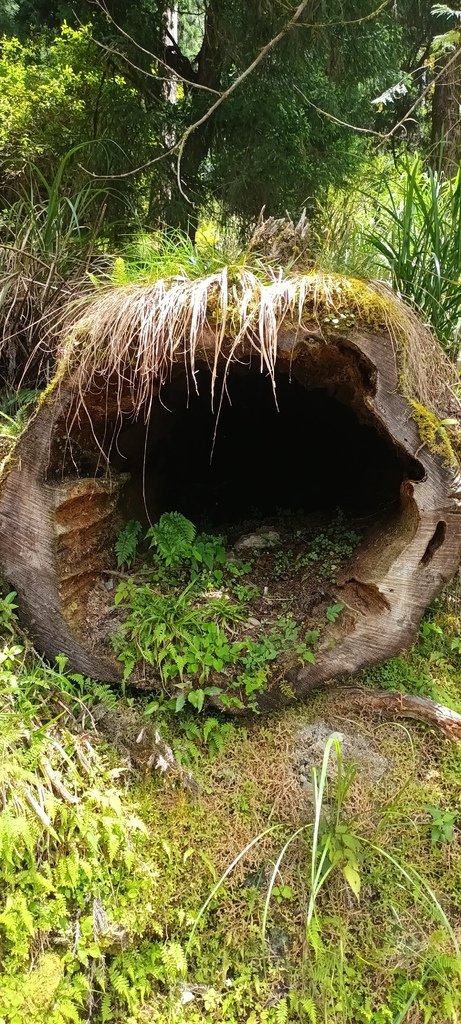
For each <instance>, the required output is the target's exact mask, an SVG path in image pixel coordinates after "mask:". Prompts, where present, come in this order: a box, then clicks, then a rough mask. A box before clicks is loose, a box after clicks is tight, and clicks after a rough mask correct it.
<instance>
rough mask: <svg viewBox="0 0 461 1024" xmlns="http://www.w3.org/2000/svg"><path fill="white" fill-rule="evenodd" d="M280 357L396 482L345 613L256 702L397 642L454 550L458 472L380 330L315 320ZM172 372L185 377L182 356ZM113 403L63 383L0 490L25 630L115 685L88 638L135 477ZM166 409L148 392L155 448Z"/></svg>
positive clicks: (293, 336)
mask: <svg viewBox="0 0 461 1024" xmlns="http://www.w3.org/2000/svg"><path fill="white" fill-rule="evenodd" d="M210 334H211V332H209V334H208V341H207V337H206V336H204V339H203V348H202V358H203V353H205V354H206V351H207V345H208V343H209V336H210ZM223 349H224V347H223ZM244 355H245V354H244V353H242V352H241V353H239V356H240V358H242V357H243V356H244ZM196 358H197V359H199V358H200V356H199V355H197V357H196ZM245 358H246V359H248V353H247V354H246V356H245ZM277 365H278V366H279V368H280V371H281V372H285V373H287V374H290V375H292V376H293V377H294V378H296V379H297V380H298V381H300V382H301V383H302V384H303V386H305V388H306V398H305V400H306V402H308V401H309V389H311V388H312V387H315V388H317V389H324V390H325V392H328V393H329V394H332V395H334V396H335V397H336V398H338V400H339V401H341V402H342V403H344V404H345V405H348V406H349V407H350V408H351V409H352V410H353V411H354V413H355V414H356V415H357V417H358V418H359V419H360V421H361V422H364V423H368V424H369V425H372V426H373V428H374V430H376V432H377V433H378V434H380V435H381V436H383V437H385V438H387V440H388V442H389V444H390V445H392V446H393V450H394V451H395V453H396V458H398V460H400V464H401V466H402V482H401V486H400V496H399V499H398V502H397V507H395V509H394V510H393V511H391V512H390V513H389V514H387V515H386V516H383V517H382V519H381V520H379V519H378V520H377V521H376V524H375V526H374V527H373V528H372V529H371V530H370V531H369V533H368V535H367V541H366V544H364V545H363V546H362V547H361V548H359V550H358V551H357V554H356V556H355V557H354V559H353V563H352V565H350V566H349V567H348V570H347V575H346V576H345V577H344V578H340V579H339V580H338V584H337V592H336V595H335V597H336V599H337V600H338V601H341V602H342V603H343V604H344V605H345V609H346V610H345V613H344V615H343V616H341V619H340V620H339V621H338V623H335V624H332V625H331V628H329V630H328V631H327V633H326V634H325V635H323V638H322V640H321V642H320V644H319V646H318V648H317V649H316V662H315V664H313V665H310V664H309V665H304V666H302V667H301V666H298V665H295V666H294V667H293V666H292V667H291V668H290V669H288V670H287V671H286V672H284V673H283V674H281V675H280V676H277V673H274V677H273V681H272V684H271V686H270V687H269V688H268V690H267V692H266V693H264V694H263V695H262V696H261V698H260V703H261V708H262V709H264V708H266V709H269V708H271V707H275V706H280V705H281V704H284V703H286V702H287V701H288V700H289V699H290V692H291V693H294V694H295V695H297V696H303V695H306V694H307V693H309V692H310V691H311V690H313V689H314V688H315V687H317V686H319V684H323V683H325V682H326V681H328V680H333V679H334V678H335V677H337V676H338V675H343V674H344V673H349V672H355V671H357V670H358V669H361V668H363V667H365V666H367V665H369V664H372V663H373V662H376V661H379V660H381V659H382V658H385V657H389V656H392V655H395V654H396V653H398V652H400V651H401V650H403V649H404V648H405V647H407V646H408V645H409V644H410V643H411V642H412V641H413V639H414V637H415V635H416V632H417V628H418V625H419V622H420V619H421V616H422V614H423V611H424V609H425V608H426V606H427V604H428V603H429V602H430V600H431V599H432V598H433V597H434V596H435V595H436V594H438V593H439V592H440V590H441V589H442V587H443V585H444V584H445V583H446V582H447V581H448V580H449V579H450V578H451V577H452V575H453V574H454V572H455V571H456V569H457V567H458V565H459V561H460V558H461V519H460V510H461V503H460V502H461V479H460V476H459V474H458V472H457V471H456V470H455V469H454V468H453V467H451V466H447V465H446V464H445V463H444V461H443V459H442V458H441V457H440V455H437V454H435V453H434V452H433V451H431V450H430V449H429V448H428V447H427V446H426V445H424V444H422V441H421V437H420V436H419V433H418V430H417V426H416V423H415V421H414V419H413V417H412V410H411V406H410V405H409V402H408V401H407V399H406V398H405V397H404V396H403V395H402V394H401V393H400V388H399V380H398V371H397V366H396V360H395V349H394V347H393V345H392V343H391V340H390V338H389V336H388V335H387V334H386V333H385V332H383V331H381V332H379V333H378V332H377V331H375V332H373V331H366V330H358V329H356V328H351V329H349V330H347V331H343V332H341V334H340V335H339V336H338V334H337V333H336V334H335V333H333V334H331V335H330V336H328V335H327V334H326V333H325V330H324V331H323V333H322V336H321V337H319V333H318V330H317V328H316V327H315V325H312V327H311V328H309V327H303V328H301V327H299V326H298V327H297V328H296V330H294V329H289V328H287V327H284V328H283V329H281V330H280V334H279V349H278V357H277ZM174 372H175V373H177V374H181V372H184V370H182V369H181V365H180V364H179V363H178V365H177V367H174ZM120 409H122V413H123V414H124V415H125V417H127V418H129V415H130V392H129V389H125V390H123V387H122V388H120V382H115V384H114V386H113V387H112V384H111V382H110V381H106V382H105V383H103V384H101V386H100V388H99V389H96V390H95V389H94V388H93V391H91V390H90V391H89V392H88V394H87V395H86V396H85V405H84V406H83V407H81V408H79V410H78V412H76V411H75V395H74V392H73V390H72V380H71V379H69V381H68V382H66V383H65V384H63V385H62V386H61V388H59V389H57V390H56V393H55V394H54V395H51V397H50V398H48V399H47V400H46V401H45V402H44V403H43V405H42V407H41V408H40V409H39V411H38V412H37V414H36V416H35V418H34V420H33V421H32V423H31V424H30V425H29V427H28V429H27V431H26V432H25V434H24V436H23V437H22V439H21V440H20V442H19V445H18V447H17V450H16V453H15V458H14V462H13V463H12V466H11V468H10V470H9V472H8V473H7V474H6V475H5V477H4V480H3V482H2V485H1V489H0V563H1V568H2V572H3V574H4V576H5V577H6V579H7V580H8V581H9V583H10V584H11V585H12V586H13V587H14V588H15V589H16V590H17V592H18V595H19V603H20V608H21V612H22V616H23V619H24V621H25V622H26V624H27V625H28V627H29V629H30V632H31V635H32V637H33V639H34V640H35V642H36V643H37V645H38V646H39V647H40V648H41V649H42V650H43V651H44V652H45V653H46V654H47V655H49V656H53V655H56V654H57V653H59V652H64V653H65V654H66V655H67V656H68V658H69V660H70V664H71V667H72V668H74V669H76V670H79V671H81V672H83V673H85V674H89V675H92V676H95V677H98V678H100V679H103V680H111V681H116V680H117V679H119V678H120V667H119V665H118V664H117V663H116V661H115V660H114V659H113V658H112V657H111V656H110V655H109V654H108V653H107V651H106V650H104V649H102V648H99V647H98V643H97V641H96V638H95V637H92V635H91V628H90V629H89V628H88V615H87V602H88V595H89V594H90V591H91V590H92V588H93V587H94V586H95V583H97V581H98V579H100V578H101V574H103V573H104V571H105V570H107V569H108V568H110V566H111V565H112V566H113V553H112V545H113V539H114V536H115V534H116V533H117V531H118V529H119V527H120V525H121V524H122V523H123V521H124V520H125V521H126V519H127V518H130V515H129V496H130V487H131V486H132V481H131V482H130V481H129V479H128V476H129V474H127V473H125V474H124V473H122V472H120V470H119V468H114V466H115V463H116V458H115V456H116V452H117V437H118V434H117V431H118V426H117V422H118V421H117V416H118V414H119V412H120ZM143 414H144V413H143V412H141V417H142V415H143ZM164 416H165V413H164V410H163V411H162V408H161V405H160V403H158V401H157V399H156V398H155V394H154V399H153V405H152V410H151V428H152V429H153V430H154V431H155V429H156V417H158V423H159V436H158V444H159V445H160V446H161V444H162V436H163V434H162V430H163V429H164V428H163V426H162V424H163V419H162V417H164ZM351 458H353V453H351ZM129 468H130V467H129V464H128V465H127V469H128V470H129ZM159 503H160V505H161V502H160V499H159ZM287 683H288V687H287ZM289 691H290V692H289ZM287 693H288V695H287Z"/></svg>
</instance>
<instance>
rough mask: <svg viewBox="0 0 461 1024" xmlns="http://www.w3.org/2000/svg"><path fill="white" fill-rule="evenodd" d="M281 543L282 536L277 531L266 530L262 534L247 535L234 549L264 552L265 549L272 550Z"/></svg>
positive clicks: (237, 542) (240, 538)
mask: <svg viewBox="0 0 461 1024" xmlns="http://www.w3.org/2000/svg"><path fill="white" fill-rule="evenodd" d="M279 543H280V534H279V533H277V531H276V530H265V531H261V532H260V533H247V534H246V535H244V536H243V537H239V539H238V541H236V543H235V544H234V547H235V549H236V551H241V550H250V551H263V550H264V549H265V548H272V547H274V545H275V544H279Z"/></svg>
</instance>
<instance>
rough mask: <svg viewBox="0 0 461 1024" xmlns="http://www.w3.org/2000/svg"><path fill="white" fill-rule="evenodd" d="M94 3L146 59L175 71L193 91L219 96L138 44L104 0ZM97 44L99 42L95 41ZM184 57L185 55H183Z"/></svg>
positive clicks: (144, 72) (215, 91) (185, 58)
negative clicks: (109, 9) (197, 90)
mask: <svg viewBox="0 0 461 1024" xmlns="http://www.w3.org/2000/svg"><path fill="white" fill-rule="evenodd" d="M93 2H94V4H95V6H96V7H99V10H100V11H102V13H103V14H105V16H106V18H108V19H109V21H110V23H111V25H113V26H114V28H115V29H116V30H117V32H120V35H122V36H124V38H125V39H128V41H129V42H130V43H131V44H132V46H134V47H135V48H136V49H137V50H140V52H141V53H144V54H145V55H146V57H150V59H151V60H153V61H157V63H158V64H161V65H162V67H164V68H165V69H166V71H169V72H171V71H173V72H174V74H175V75H176V77H177V78H178V79H179V80H180V81H181V82H184V85H190V86H191V88H192V89H202V90H203V92H211V93H214V95H219V93H218V90H217V89H211V88H210V87H209V86H208V85H202V84H201V83H200V82H197V81H195V80H194V79H192V78H185V77H184V75H182V74H180V73H179V72H178V71H177V70H176V68H174V67H172V66H171V65H170V64H168V61H166V60H163V59H162V58H161V57H159V56H158V54H156V53H152V52H151V50H146V48H145V47H144V46H141V43H138V42H137V40H136V39H134V38H133V36H131V35H130V34H129V32H127V31H126V30H125V29H124V28H122V26H121V25H119V24H118V23H117V22H116V21H115V19H114V18H113V17H112V15H111V14H110V13H109V11H108V9H107V7H106V4H105V2H104V0H93ZM95 42H98V40H95ZM98 45H99V46H103V47H104V43H100V42H98ZM108 49H110V48H108ZM176 49H178V50H179V48H178V47H176ZM112 52H116V51H112ZM120 56H123V57H124V59H125V60H126V61H127V62H128V63H132V62H131V61H129V60H128V58H127V57H125V55H124V54H120ZM182 56H184V55H182ZM184 60H187V57H184ZM188 63H189V65H190V61H188ZM132 66H133V67H136V65H135V64H133V65H132ZM190 67H191V71H192V66H191V65H190ZM136 70H138V71H142V73H143V74H145V75H147V76H149V77H150V78H157V77H158V76H157V75H155V74H153V73H152V72H151V71H147V69H144V68H136Z"/></svg>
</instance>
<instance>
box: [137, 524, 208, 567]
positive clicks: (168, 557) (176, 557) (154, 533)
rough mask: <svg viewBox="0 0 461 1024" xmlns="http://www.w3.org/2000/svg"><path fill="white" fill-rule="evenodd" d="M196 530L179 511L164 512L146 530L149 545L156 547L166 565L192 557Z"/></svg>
mask: <svg viewBox="0 0 461 1024" xmlns="http://www.w3.org/2000/svg"><path fill="white" fill-rule="evenodd" d="M196 535H197V531H196V529H195V526H194V524H193V523H191V522H190V520H189V519H186V518H185V516H183V515H181V513H180V512H165V513H164V514H163V515H162V516H160V519H159V521H158V523H157V524H156V525H155V526H152V527H151V529H150V530H148V531H147V536H148V538H149V539H150V541H151V547H155V548H156V549H157V552H158V554H159V555H160V556H161V558H162V560H163V562H164V563H165V565H166V566H168V567H170V566H177V565H180V563H181V562H184V561H186V560H187V559H189V558H191V557H192V549H193V544H194V541H195V538H196Z"/></svg>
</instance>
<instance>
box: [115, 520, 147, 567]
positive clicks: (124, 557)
mask: <svg viewBox="0 0 461 1024" xmlns="http://www.w3.org/2000/svg"><path fill="white" fill-rule="evenodd" d="M141 533H142V526H141V523H139V522H138V520H137V519H130V521H129V523H127V524H126V526H125V527H124V529H123V530H122V532H121V533H120V534H119V535H118V537H117V540H116V541H115V554H116V555H117V565H118V567H119V568H121V566H123V565H126V566H130V565H132V563H133V561H134V558H135V555H136V551H137V549H138V544H139V538H140V536H141Z"/></svg>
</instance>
